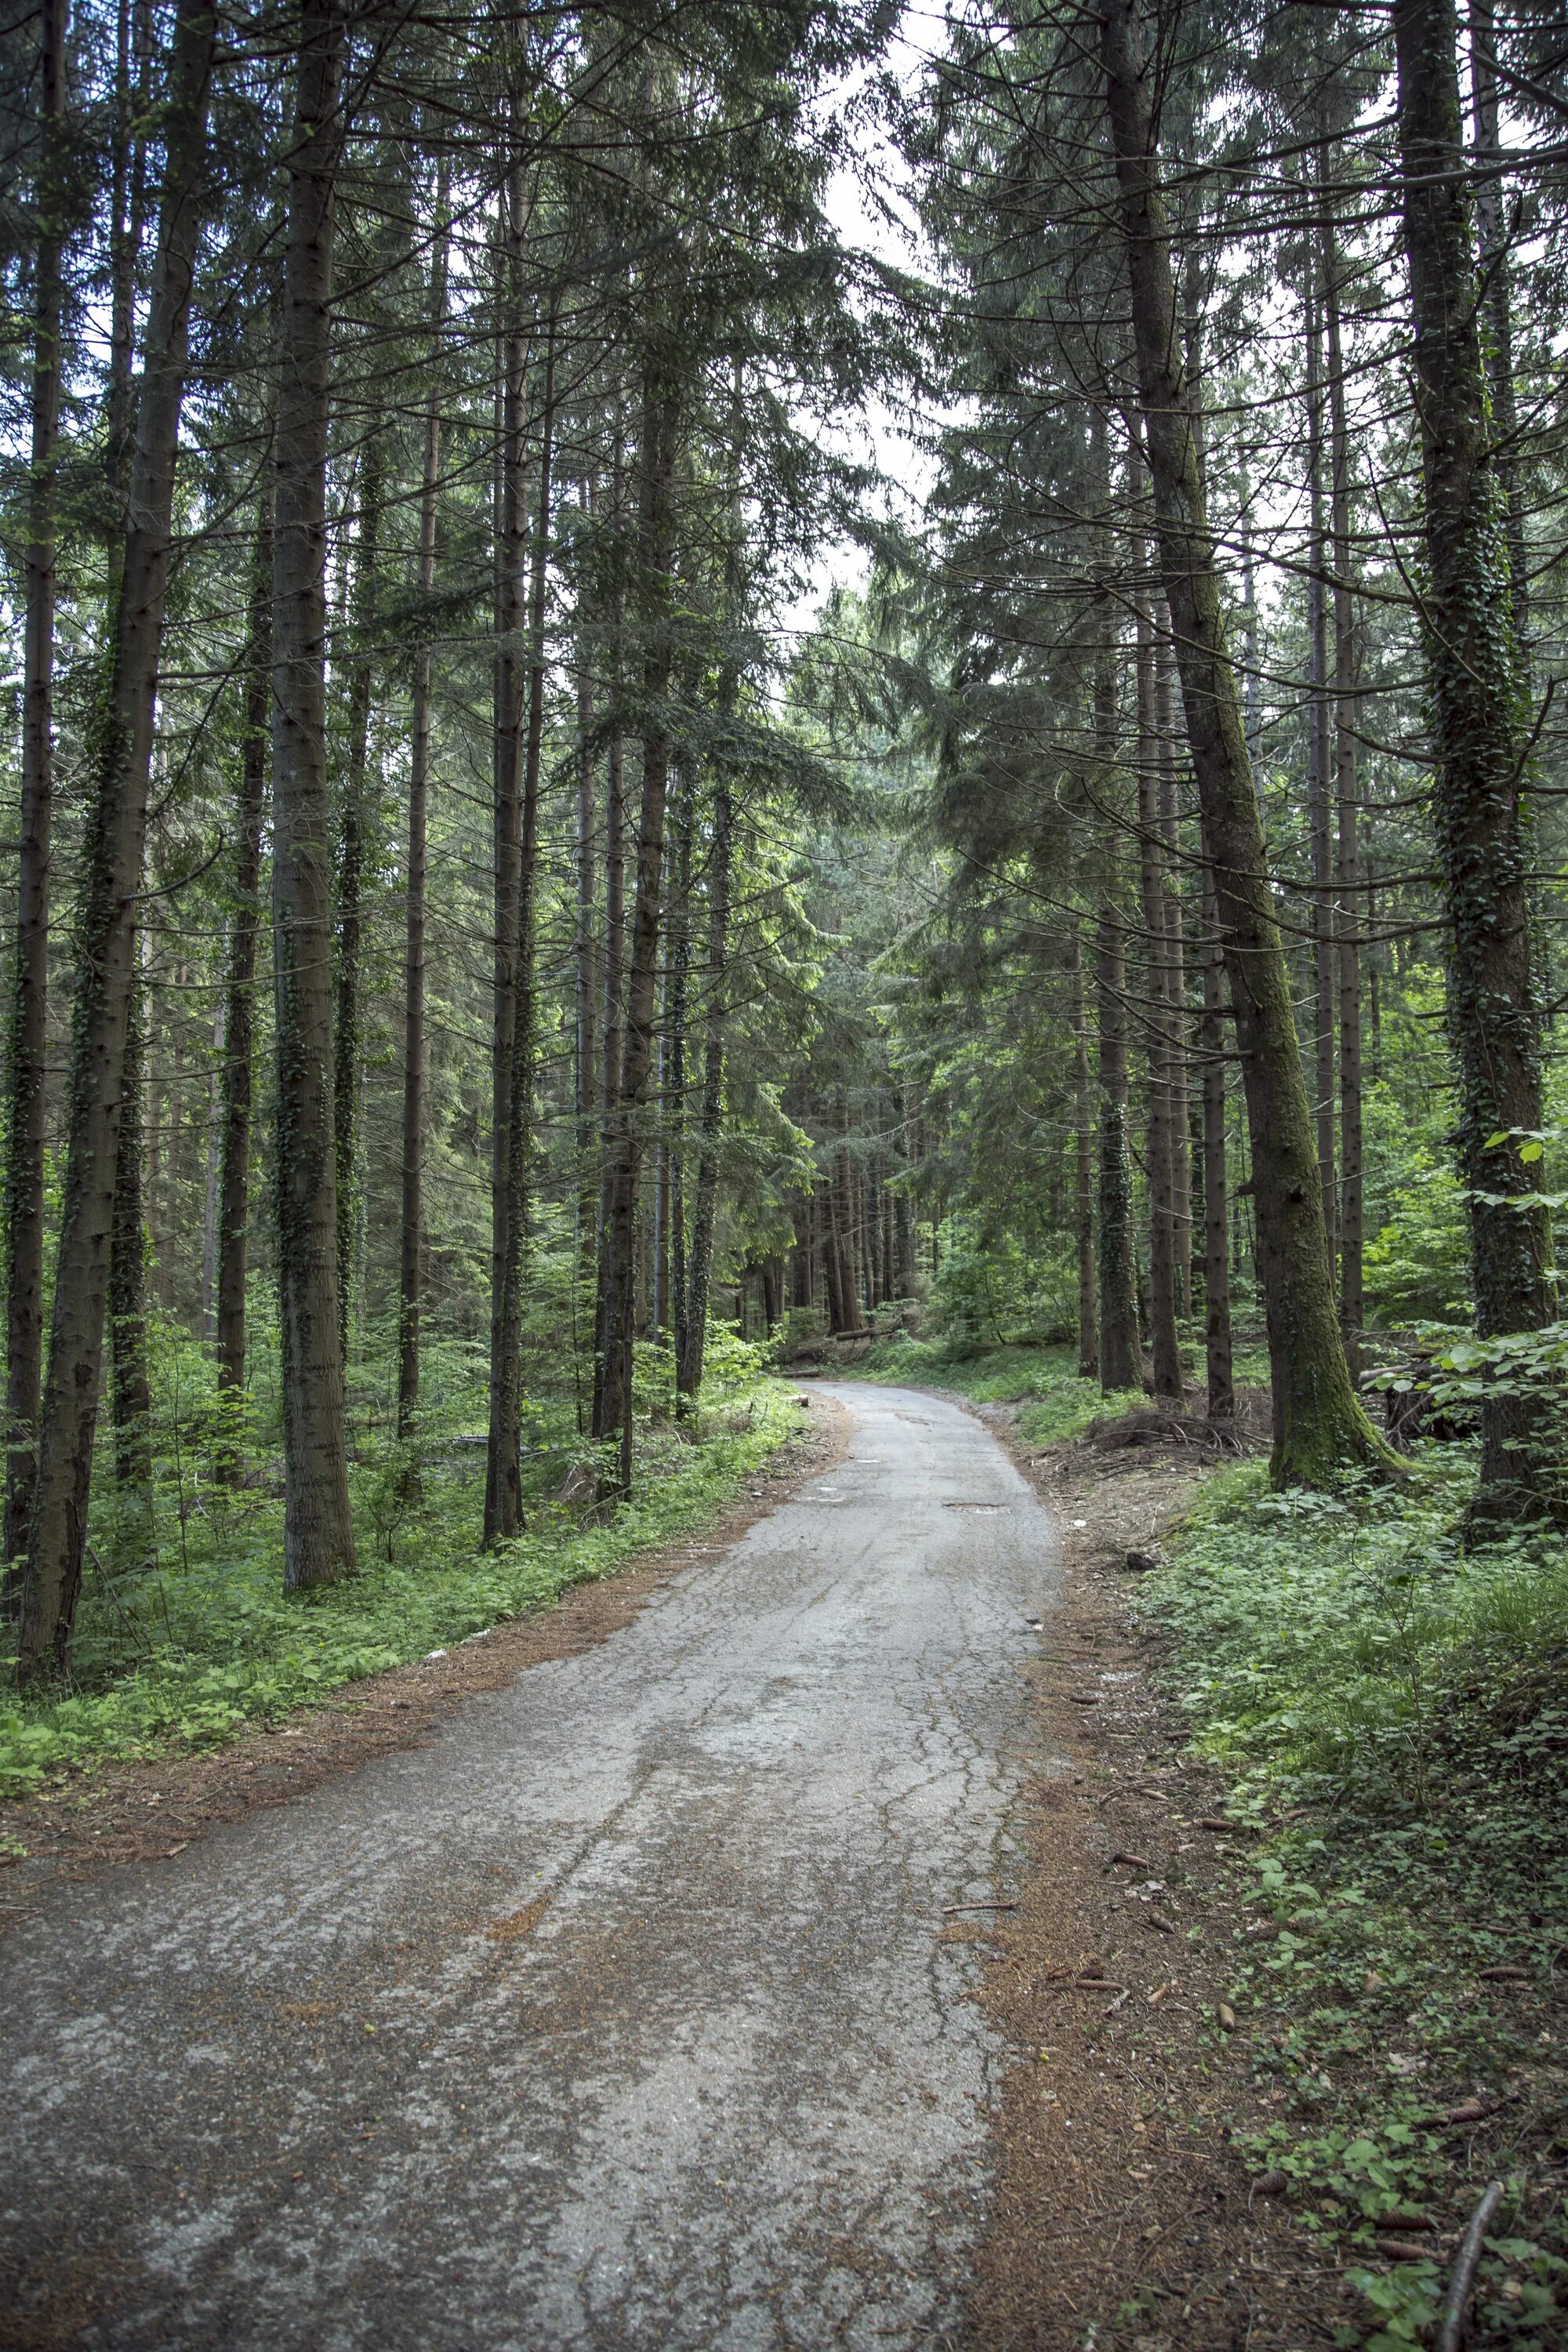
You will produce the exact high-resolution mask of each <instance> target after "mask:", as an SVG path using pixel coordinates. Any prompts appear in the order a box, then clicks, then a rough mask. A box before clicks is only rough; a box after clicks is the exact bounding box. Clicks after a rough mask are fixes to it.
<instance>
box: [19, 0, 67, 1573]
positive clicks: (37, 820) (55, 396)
mask: <svg viewBox="0 0 1568 2352" xmlns="http://www.w3.org/2000/svg"><path fill="white" fill-rule="evenodd" d="M67 6H68V0H42V16H41V23H40V33H39V68H40V73H39V81H40V88H39V136H40V138H41V139H42V142H43V161H42V164H41V167H40V172H39V186H38V214H39V231H38V241H37V250H36V252H35V255H34V260H33V384H32V412H33V415H32V428H33V438H32V453H31V454H32V466H31V471H30V474H29V478H28V484H27V540H26V559H25V562H26V584H25V590H24V593H25V597H26V612H25V618H24V621H23V652H22V807H21V839H20V843H19V856H18V866H17V876H16V974H15V978H14V981H13V983H12V991H13V992H12V999H11V1037H10V1047H11V1050H10V1054H9V1056H8V1058H7V1067H6V1072H5V1079H6V1097H7V1100H6V1105H5V1140H6V1166H5V1297H6V1329H5V1341H6V1356H5V1429H6V1457H5V1553H4V1557H5V1560H7V1561H9V1560H13V1559H16V1558H17V1556H18V1555H19V1554H20V1553H21V1552H22V1551H23V1549H25V1547H26V1540H27V1525H28V1520H29V1518H30V1517H31V1514H32V1507H33V1489H34V1482H35V1479H36V1477H37V1437H38V1403H39V1390H40V1384H41V1381H42V1377H43V1346H44V1131H45V1130H44V1112H45V1088H44V1049H45V1041H46V1037H47V1025H48V984H49V856H50V834H51V831H52V826H53V817H54V679H55V531H56V497H55V454H56V448H57V446H58V440H59V413H60V376H61V349H60V343H61V335H62V331H63V324H64V321H63V315H62V314H63V299H62V296H63V288H62V278H61V247H62V237H61V224H60V221H59V217H58V212H59V206H60V205H61V203H62V201H63V198H64V189H63V186H62V184H61V163H62V161H63V158H62V157H61V155H60V152H59V150H60V148H61V147H62V145H63V142H64V136H65V102H66V63H65V43H66V14H67ZM6 1591H7V1595H8V1596H9V1597H8V1600H7V1613H9V1612H10V1607H11V1601H12V1600H13V1599H14V1596H15V1592H16V1586H15V1585H14V1584H11V1583H8V1584H7V1586H6Z"/></svg>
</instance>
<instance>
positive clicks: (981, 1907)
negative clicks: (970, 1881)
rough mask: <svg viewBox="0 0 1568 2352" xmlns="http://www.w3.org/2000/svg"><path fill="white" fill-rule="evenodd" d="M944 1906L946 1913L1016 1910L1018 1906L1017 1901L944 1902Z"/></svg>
mask: <svg viewBox="0 0 1568 2352" xmlns="http://www.w3.org/2000/svg"><path fill="white" fill-rule="evenodd" d="M1017 1907H1018V1906H1017V1905H1016V1903H944V1904H943V1905H942V1910H943V1913H944V1914H945V1913H946V1912H949V1911H1016V1909H1017Z"/></svg>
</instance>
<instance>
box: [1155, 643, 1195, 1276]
mask: <svg viewBox="0 0 1568 2352" xmlns="http://www.w3.org/2000/svg"><path fill="white" fill-rule="evenodd" d="M1174 688H1175V679H1174V671H1173V650H1172V646H1171V636H1170V616H1169V614H1163V618H1162V626H1161V630H1160V633H1159V634H1158V635H1156V638H1155V641H1154V709H1155V719H1156V723H1157V725H1158V728H1159V736H1160V763H1159V764H1160V799H1159V824H1160V905H1161V910H1162V912H1163V916H1164V919H1165V989H1164V1004H1165V1083H1166V1085H1167V1087H1168V1088H1169V1090H1170V1099H1171V1114H1170V1115H1171V1228H1172V1231H1171V1244H1172V1253H1173V1258H1174V1262H1175V1263H1174V1276H1173V1290H1174V1294H1175V1307H1176V1315H1177V1318H1178V1320H1179V1319H1180V1318H1182V1317H1184V1315H1186V1313H1187V1312H1188V1310H1189V1308H1190V1307H1191V1304H1192V1281H1191V1275H1192V1255H1193V1150H1192V1137H1191V1135H1190V1133H1189V1132H1188V1118H1189V1113H1188V1106H1187V1025H1186V1013H1187V948H1186V940H1185V939H1184V936H1183V931H1182V889H1181V862H1180V851H1181V797H1180V793H1179V789H1178V785H1177V776H1176V727H1175V691H1174Z"/></svg>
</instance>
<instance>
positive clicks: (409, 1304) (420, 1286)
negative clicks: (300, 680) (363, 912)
mask: <svg viewBox="0 0 1568 2352" xmlns="http://www.w3.org/2000/svg"><path fill="white" fill-rule="evenodd" d="M436 209H437V234H436V245H435V250H434V253H433V256H432V260H431V285H430V311H431V319H430V333H431V343H432V360H433V363H434V364H436V365H437V366H438V365H439V362H440V356H441V341H442V336H443V333H444V331H445V327H446V315H447V172H446V169H445V166H443V167H442V169H441V172H440V176H439V180H438V184H437V199H436ZM440 483H441V405H440V394H439V392H438V389H437V385H436V384H435V383H432V384H431V386H430V389H429V392H428V393H427V394H426V399H425V451H424V462H423V466H422V469H421V473H420V482H419V565H418V573H417V588H418V599H419V621H418V635H417V637H416V643H415V647H414V693H413V708H412V710H411V712H410V718H409V756H408V871H407V877H406V887H405V900H404V943H403V1170H402V1177H403V1181H402V1198H401V1202H400V1205H399V1218H398V1242H397V1442H398V1444H399V1445H401V1446H405V1447H406V1446H409V1445H411V1444H413V1441H414V1436H415V1431H416V1423H417V1419H418V1412H419V1343H420V1318H421V1315H422V1312H423V1308H424V1300H425V1095H426V1084H427V1081H428V1076H429V1049H428V1045H427V1044H426V1032H425V976H426V975H425V954H426V950H425V913H426V879H427V874H428V855H427V835H428V829H429V806H430V729H431V713H432V707H433V704H434V700H435V694H434V685H435V679H434V670H435V659H434V656H433V654H432V652H431V648H430V642H429V639H428V638H427V637H426V634H425V630H426V625H427V621H428V615H429V612H430V604H431V600H432V598H433V597H434V595H435V593H436V524H437V499H438V497H439V492H440ZM404 1478H405V1487H406V1491H407V1492H408V1493H409V1495H410V1496H413V1495H415V1494H416V1493H417V1491H418V1470H417V1468H416V1465H415V1464H414V1463H413V1462H412V1460H410V1461H407V1462H405V1467H404Z"/></svg>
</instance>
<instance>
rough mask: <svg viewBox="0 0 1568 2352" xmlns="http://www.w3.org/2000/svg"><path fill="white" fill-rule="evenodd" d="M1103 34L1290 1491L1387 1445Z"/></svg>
mask: <svg viewBox="0 0 1568 2352" xmlns="http://www.w3.org/2000/svg"><path fill="white" fill-rule="evenodd" d="M1100 30H1101V63H1102V66H1103V69H1104V72H1105V78H1106V95H1107V107H1108V113H1109V118H1110V130H1111V138H1112V144H1113V147H1114V150H1115V154H1116V169H1117V179H1118V184H1119V187H1120V191H1121V226H1122V233H1123V237H1124V240H1125V244H1126V248H1127V260H1128V278H1129V286H1130V290H1131V311H1132V324H1133V336H1134V341H1135V344H1136V347H1137V361H1138V376H1139V383H1140V390H1141V398H1142V408H1143V416H1144V427H1145V432H1146V434H1147V439H1148V452H1149V464H1150V471H1151V474H1152V480H1153V488H1154V512H1155V521H1156V526H1157V530H1158V535H1159V541H1160V561H1161V569H1162V572H1163V579H1164V587H1165V595H1166V600H1167V603H1168V604H1169V606H1170V611H1171V622H1172V626H1173V632H1174V635H1175V640H1176V652H1177V667H1178V670H1179V673H1180V677H1181V681H1182V698H1183V703H1184V709H1185V713H1186V726H1187V740H1188V743H1189V746H1190V749H1191V751H1192V758H1193V771H1194V780H1195V782H1196V785H1197V792H1198V801H1199V805H1200V808H1201V811H1202V819H1203V836H1204V854H1205V857H1206V858H1207V859H1208V860H1209V862H1210V864H1211V866H1212V868H1213V872H1214V877H1215V911H1216V915H1217V918H1218V929H1219V933H1220V937H1221V940H1222V942H1223V944H1224V948H1225V958H1226V975H1227V978H1228V981H1229V983H1230V992H1231V1001H1232V1003H1233V1004H1234V1005H1235V1008H1236V1019H1237V1039H1238V1043H1239V1045H1240V1049H1241V1056H1242V1068H1243V1073H1244V1076H1245V1080H1246V1086H1247V1119H1248V1125H1249V1127H1250V1129H1251V1137H1252V1156H1253V1181H1254V1183H1255V1185H1256V1188H1257V1192H1256V1198H1257V1207H1258V1243H1259V1273H1260V1275H1261V1278H1262V1288H1263V1294H1264V1304H1265V1312H1266V1316H1267V1321H1268V1351H1269V1365H1270V1370H1271V1374H1272V1386H1273V1391H1274V1455H1273V1461H1272V1465H1271V1470H1272V1475H1273V1477H1274V1479H1275V1482H1276V1483H1277V1484H1279V1485H1287V1486H1294V1485H1313V1484H1316V1483H1319V1482H1321V1480H1322V1479H1324V1478H1327V1477H1330V1476H1331V1475H1333V1473H1334V1472H1335V1471H1336V1470H1337V1469H1339V1468H1341V1467H1342V1466H1343V1465H1347V1464H1350V1463H1352V1462H1364V1461H1368V1460H1371V1459H1373V1458H1376V1457H1378V1456H1379V1455H1380V1454H1381V1448H1380V1447H1379V1444H1378V1441H1377V1439H1376V1437H1375V1435H1374V1433H1373V1428H1372V1424H1371V1423H1370V1422H1369V1421H1368V1420H1367V1417H1366V1414H1365V1412H1363V1409H1362V1406H1361V1404H1360V1402H1359V1401H1358V1399H1357V1397H1356V1394H1355V1391H1354V1390H1353V1388H1352V1384H1351V1378H1350V1371H1349V1368H1348V1366H1347V1364H1346V1362H1345V1355H1344V1349H1343V1348H1342V1345H1341V1342H1340V1335H1339V1327H1338V1320H1337V1317H1336V1312H1335V1299H1334V1294H1333V1286H1332V1284H1331V1279H1330V1271H1329V1254H1328V1244H1327V1239H1326V1235H1325V1231H1324V1225H1323V1204H1322V1196H1321V1190H1320V1186H1319V1180H1318V1162H1317V1151H1316V1139H1315V1136H1314V1133H1313V1127H1312V1118H1311V1109H1310V1104H1309V1102H1308V1100H1307V1089H1306V1087H1305V1084H1304V1083H1303V1079H1302V1075H1301V1065H1300V1046H1299V1043H1298V1040H1297V1036H1296V1026H1295V1019H1294V1015H1293V1013H1292V1010H1291V1003H1290V984H1289V970H1288V967H1287V964H1286V960H1285V953H1284V949H1283V946H1282V943H1281V940H1280V937H1279V926H1278V924H1277V922H1276V921H1275V918H1274V909H1273V905H1272V897H1271V891H1270V886H1269V879H1268V868H1267V865H1266V861H1265V857H1264V849H1263V834H1262V826H1261V824H1260V821H1259V817H1258V798H1257V794H1256V793H1255V791H1254V789H1253V780H1252V772H1251V764H1250V761H1249V759H1248V756H1247V733H1246V729H1245V727H1244V725H1243V722H1242V713H1241V707H1240V704H1239V701H1238V699H1237V690H1236V678H1235V674H1234V672H1233V671H1232V669H1231V666H1230V659H1229V656H1228V654H1227V652H1226V644H1225V627H1224V620H1223V615H1222V608H1221V601H1220V593H1219V580H1218V575H1217V572H1216V570H1215V557H1214V548H1213V542H1212V541H1211V540H1210V537H1209V531H1208V523H1207V519H1206V515H1205V507H1204V497H1203V486H1202V480H1201V476H1200V467H1199V457H1198V445H1197V437H1196V434H1195V432H1194V415H1193V407H1192V403H1191V400H1190V397H1189V394H1188V388H1187V385H1186V383H1185V379H1184V362H1183V359H1182V345H1181V339H1180V336H1179V334H1178V332H1177V317H1176V303H1175V295H1174V289H1173V283H1172V277H1171V255H1170V238H1169V232H1168V229H1167V227H1166V222H1165V211H1164V202H1163V196H1162V194H1161V190H1160V174H1159V169H1158V164H1157V162H1156V158H1155V152H1154V146H1153V142H1152V134H1151V130H1150V119H1149V102H1148V95H1147V89H1146V86H1145V81H1144V75H1143V61H1142V56H1141V54H1140V51H1139V44H1138V37H1137V29H1136V16H1135V11H1134V7H1133V5H1132V0H1103V13H1102V16H1101V19H1100Z"/></svg>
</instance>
